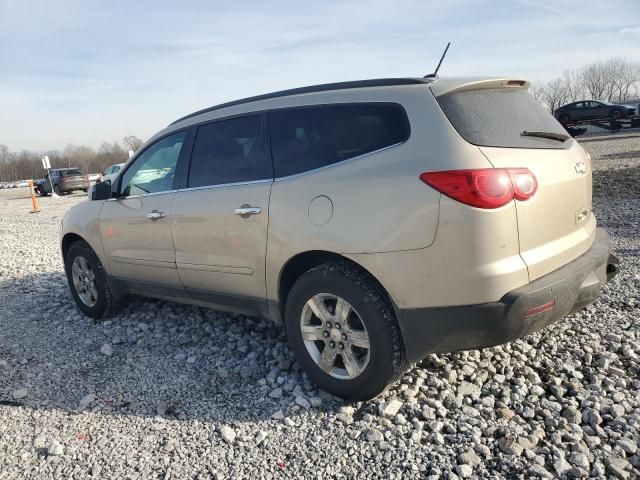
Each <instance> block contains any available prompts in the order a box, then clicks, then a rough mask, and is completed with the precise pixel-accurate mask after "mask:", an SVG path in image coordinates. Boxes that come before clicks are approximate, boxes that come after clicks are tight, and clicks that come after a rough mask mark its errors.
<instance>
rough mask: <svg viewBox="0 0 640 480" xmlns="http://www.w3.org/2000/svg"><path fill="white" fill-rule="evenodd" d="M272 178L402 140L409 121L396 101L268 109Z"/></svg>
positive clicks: (314, 167)
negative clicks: (272, 166) (272, 167)
mask: <svg viewBox="0 0 640 480" xmlns="http://www.w3.org/2000/svg"><path fill="white" fill-rule="evenodd" d="M269 122H270V127H271V149H272V152H273V163H274V168H275V175H276V177H285V176H288V175H294V174H296V173H301V172H306V171H309V170H314V169H316V168H320V167H325V166H327V165H332V164H334V163H338V162H341V161H343V160H348V159H350V158H354V157H357V156H359V155H363V154H365V153H370V152H374V151H376V150H380V149H381V148H385V147H389V146H391V145H396V144H399V143H402V142H404V141H405V140H406V139H407V138H409V133H410V128H409V120H408V119H407V115H406V113H405V111H404V109H403V108H402V107H401V106H400V105H398V104H395V103H359V104H336V105H319V106H309V107H302V108H290V109H283V110H274V111H272V112H271V113H270V121H269Z"/></svg>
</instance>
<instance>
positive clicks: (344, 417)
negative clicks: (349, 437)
mask: <svg viewBox="0 0 640 480" xmlns="http://www.w3.org/2000/svg"><path fill="white" fill-rule="evenodd" d="M336 419H338V421H340V422H342V423H344V424H345V425H351V424H352V423H353V417H352V416H351V415H347V414H346V413H339V414H337V415H336Z"/></svg>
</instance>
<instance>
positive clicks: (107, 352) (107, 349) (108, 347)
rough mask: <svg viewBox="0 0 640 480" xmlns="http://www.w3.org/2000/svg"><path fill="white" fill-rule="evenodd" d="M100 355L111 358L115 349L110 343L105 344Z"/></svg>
mask: <svg viewBox="0 0 640 480" xmlns="http://www.w3.org/2000/svg"><path fill="white" fill-rule="evenodd" d="M100 353H101V354H103V355H106V356H107V357H110V356H111V355H113V347H112V346H111V344H110V343H105V344H104V345H102V347H100Z"/></svg>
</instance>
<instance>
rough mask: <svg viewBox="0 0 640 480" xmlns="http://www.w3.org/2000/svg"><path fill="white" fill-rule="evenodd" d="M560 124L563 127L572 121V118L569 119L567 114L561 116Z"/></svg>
mask: <svg viewBox="0 0 640 480" xmlns="http://www.w3.org/2000/svg"><path fill="white" fill-rule="evenodd" d="M559 120H560V123H561V124H563V125H566V124H567V123H569V122H570V121H571V117H569V115H567V114H566V113H565V114H564V115H560V119H559Z"/></svg>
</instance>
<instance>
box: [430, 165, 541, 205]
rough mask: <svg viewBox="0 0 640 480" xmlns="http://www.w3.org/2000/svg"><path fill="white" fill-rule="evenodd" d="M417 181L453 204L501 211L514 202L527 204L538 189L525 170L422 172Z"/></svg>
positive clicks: (487, 169)
mask: <svg viewBox="0 0 640 480" xmlns="http://www.w3.org/2000/svg"><path fill="white" fill-rule="evenodd" d="M420 180H422V181H423V182H424V183H426V184H427V185H429V186H431V187H433V188H435V189H436V190H438V191H439V192H440V193H442V194H444V195H446V196H448V197H450V198H453V199H454V200H457V201H459V202H462V203H464V204H466V205H469V206H472V207H477V208H488V209H491V208H499V207H502V206H503V205H506V204H507V203H509V202H510V201H511V200H514V199H515V200H520V201H524V200H528V199H529V198H531V197H532V196H533V195H534V194H535V193H536V190H537V189H538V182H537V180H536V177H535V176H534V175H533V173H531V171H529V169H527V168H482V169H477V170H446V171H443V172H425V173H423V174H421V175H420Z"/></svg>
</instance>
